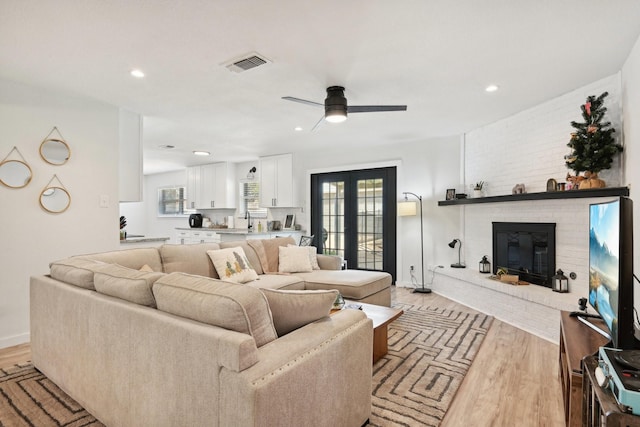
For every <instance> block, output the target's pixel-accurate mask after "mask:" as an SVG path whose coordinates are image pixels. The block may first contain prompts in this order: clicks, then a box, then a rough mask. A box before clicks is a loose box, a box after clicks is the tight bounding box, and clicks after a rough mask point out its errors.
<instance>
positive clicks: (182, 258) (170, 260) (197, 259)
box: [160, 243, 220, 279]
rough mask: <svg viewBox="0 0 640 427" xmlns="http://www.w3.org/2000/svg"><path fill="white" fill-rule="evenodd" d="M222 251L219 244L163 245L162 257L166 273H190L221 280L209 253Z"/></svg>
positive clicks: (161, 249) (161, 247) (161, 248)
mask: <svg viewBox="0 0 640 427" xmlns="http://www.w3.org/2000/svg"><path fill="white" fill-rule="evenodd" d="M214 249H220V245H218V244H217V243H196V244H193V245H162V246H160V257H161V258H162V265H163V267H164V270H162V271H164V272H165V273H176V272H178V273H188V274H196V275H198V276H204V277H213V278H214V279H217V278H219V276H218V273H217V272H216V269H215V267H214V266H213V263H212V262H211V259H210V258H209V255H207V251H210V250H214Z"/></svg>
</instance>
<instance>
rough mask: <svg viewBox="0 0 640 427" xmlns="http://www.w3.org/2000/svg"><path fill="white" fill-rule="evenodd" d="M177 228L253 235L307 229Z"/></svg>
mask: <svg viewBox="0 0 640 427" xmlns="http://www.w3.org/2000/svg"><path fill="white" fill-rule="evenodd" d="M176 230H184V231H208V232H214V233H218V234H243V235H244V234H251V235H252V236H260V235H263V236H266V237H269V235H271V234H274V233H304V231H305V230H274V231H257V230H253V231H249V230H247V229H246V228H205V227H200V228H190V227H176Z"/></svg>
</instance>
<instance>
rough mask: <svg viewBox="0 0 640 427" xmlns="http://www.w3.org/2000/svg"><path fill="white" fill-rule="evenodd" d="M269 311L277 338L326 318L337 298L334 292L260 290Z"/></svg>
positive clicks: (336, 292) (336, 293)
mask: <svg viewBox="0 0 640 427" xmlns="http://www.w3.org/2000/svg"><path fill="white" fill-rule="evenodd" d="M260 290H261V291H262V293H263V294H264V296H265V297H267V301H268V302H269V308H270V309H271V315H272V316H273V325H274V326H275V327H276V331H277V332H278V336H279V337H281V336H283V335H286V334H288V333H289V332H291V331H294V330H296V329H298V328H301V327H303V326H304V325H307V324H309V323H311V322H315V321H316V320H319V319H322V318H323V317H327V316H328V315H329V313H330V312H331V308H332V307H333V302H334V301H335V300H336V297H337V296H338V291H336V290H319V291H287V290H278V289H260Z"/></svg>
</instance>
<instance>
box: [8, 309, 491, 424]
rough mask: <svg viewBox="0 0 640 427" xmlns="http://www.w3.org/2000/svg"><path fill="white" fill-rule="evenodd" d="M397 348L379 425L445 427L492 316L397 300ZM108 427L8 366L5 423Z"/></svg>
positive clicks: (384, 382)
mask: <svg viewBox="0 0 640 427" xmlns="http://www.w3.org/2000/svg"><path fill="white" fill-rule="evenodd" d="M394 307H396V308H401V309H402V310H404V314H403V315H402V316H400V318H398V319H397V320H395V321H394V322H392V323H391V324H390V325H389V334H388V336H389V353H388V354H387V355H386V356H384V357H383V358H381V359H380V360H379V361H378V362H377V363H376V364H375V365H374V366H373V396H372V402H373V405H372V414H371V418H370V422H369V424H368V425H369V426H371V427H383V426H384V427H392V426H411V427H413V426H437V425H439V424H440V422H441V421H442V419H443V417H444V415H445V413H446V411H447V408H448V407H449V405H450V404H451V401H452V400H453V397H454V396H455V393H456V391H457V389H458V387H459V386H460V384H461V383H462V380H463V379H464V376H465V374H466V373H467V371H468V370H469V367H470V366H471V362H472V361H473V358H474V357H475V355H476V353H477V352H478V349H479V348H480V344H481V343H482V340H483V339H484V336H485V335H486V333H487V331H488V329H489V326H490V325H491V321H492V319H493V318H492V317H491V316H486V315H484V314H480V313H477V314H468V313H461V312H457V311H452V310H443V309H438V308H432V307H423V306H418V305H409V304H395V305H394ZM18 426H25V427H26V426H37V427H40V426H43V427H46V426H64V427H84V426H91V427H102V426H103V424H102V423H100V422H99V421H98V420H96V419H95V418H94V417H93V416H92V415H91V414H89V413H88V412H87V411H86V410H84V409H83V408H82V407H81V406H80V405H79V404H78V403H77V402H75V401H74V400H73V399H71V398H70V397H69V396H67V395H66V394H65V393H64V392H63V391H62V390H60V389H59V388H58V387H57V386H56V385H55V384H54V383H53V382H51V381H50V380H49V379H48V378H47V377H45V376H44V375H43V374H41V373H40V372H39V371H38V370H36V369H35V368H34V367H33V365H31V364H30V363H28V362H27V363H24V364H19V365H15V366H13V367H11V368H5V369H0V427H18Z"/></svg>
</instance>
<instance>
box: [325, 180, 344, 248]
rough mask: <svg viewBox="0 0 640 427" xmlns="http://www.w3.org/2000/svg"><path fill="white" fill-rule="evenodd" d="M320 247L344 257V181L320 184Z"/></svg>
mask: <svg viewBox="0 0 640 427" xmlns="http://www.w3.org/2000/svg"><path fill="white" fill-rule="evenodd" d="M321 240H322V243H321V244H322V245H323V247H322V249H323V252H324V253H325V254H327V255H338V256H341V257H343V258H344V182H343V181H331V182H325V183H323V184H322V239H321Z"/></svg>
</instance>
